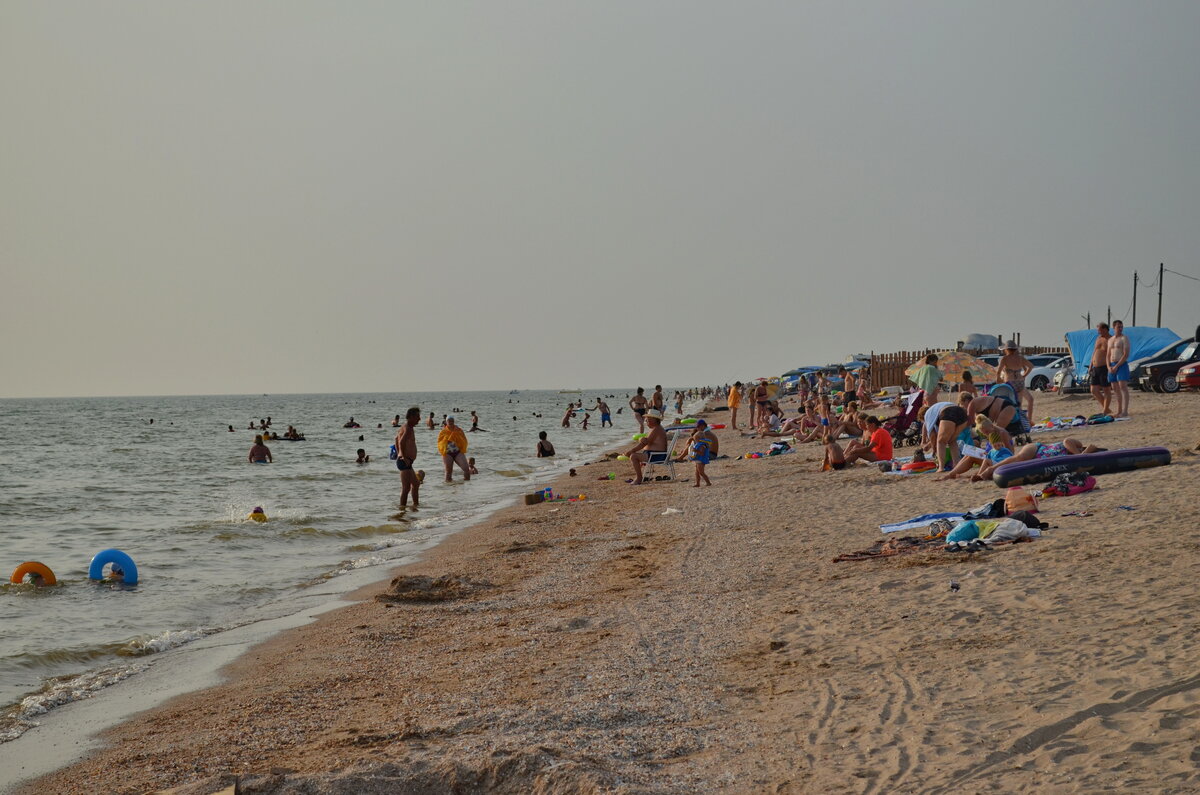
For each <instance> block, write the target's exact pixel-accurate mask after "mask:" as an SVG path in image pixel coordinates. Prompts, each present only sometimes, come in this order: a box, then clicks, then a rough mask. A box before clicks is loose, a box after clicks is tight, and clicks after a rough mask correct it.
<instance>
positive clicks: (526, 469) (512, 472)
mask: <svg viewBox="0 0 1200 795" xmlns="http://www.w3.org/2000/svg"><path fill="white" fill-rule="evenodd" d="M492 471H493V472H495V473H496V474H497V475H501V476H502V477H506V478H523V477H525V476H526V475H528V474H529V473H530V472H533V471H534V468H533V467H530V466H521V467H519V468H517V469H494V470H492Z"/></svg>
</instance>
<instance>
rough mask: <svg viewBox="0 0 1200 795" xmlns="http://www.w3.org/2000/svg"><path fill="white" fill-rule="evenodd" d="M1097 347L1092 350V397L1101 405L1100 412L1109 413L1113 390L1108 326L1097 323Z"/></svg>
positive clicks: (1089, 371)
mask: <svg viewBox="0 0 1200 795" xmlns="http://www.w3.org/2000/svg"><path fill="white" fill-rule="evenodd" d="M1096 331H1097V332H1098V333H1099V336H1098V337H1096V347H1094V348H1093V349H1092V364H1091V367H1090V368H1089V369H1088V374H1089V375H1090V376H1091V379H1092V397H1094V398H1095V399H1096V402H1097V403H1099V404H1100V412H1101V413H1102V414H1107V413H1108V405H1109V403H1110V402H1111V401H1112V388H1111V387H1110V386H1109V385H1108V340H1109V334H1108V324H1107V323H1097V324H1096Z"/></svg>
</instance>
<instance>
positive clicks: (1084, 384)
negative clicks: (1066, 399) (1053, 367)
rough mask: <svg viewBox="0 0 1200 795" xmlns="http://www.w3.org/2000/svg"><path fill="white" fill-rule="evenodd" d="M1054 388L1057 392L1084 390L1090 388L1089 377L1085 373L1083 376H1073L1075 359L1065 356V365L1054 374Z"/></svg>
mask: <svg viewBox="0 0 1200 795" xmlns="http://www.w3.org/2000/svg"><path fill="white" fill-rule="evenodd" d="M1053 383H1054V388H1055V389H1057V390H1058V391H1059V392H1086V391H1088V389H1090V388H1091V379H1090V378H1088V376H1087V374H1086V373H1085V374H1084V376H1083V378H1079V379H1077V378H1075V360H1074V359H1072V358H1071V357H1070V356H1068V357H1067V366H1066V367H1063V368H1062V369H1061V370H1059V371H1058V372H1057V373H1055V374H1054V380H1053Z"/></svg>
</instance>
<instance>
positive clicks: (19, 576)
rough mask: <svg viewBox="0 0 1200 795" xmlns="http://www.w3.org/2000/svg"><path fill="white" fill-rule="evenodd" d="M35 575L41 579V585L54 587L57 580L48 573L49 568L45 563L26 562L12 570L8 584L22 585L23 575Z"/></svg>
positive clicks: (52, 573)
mask: <svg viewBox="0 0 1200 795" xmlns="http://www.w3.org/2000/svg"><path fill="white" fill-rule="evenodd" d="M27 574H36V575H38V576H39V577H41V578H42V584H43V585H55V584H56V583H57V582H58V580H56V579H54V572H52V571H50V567H49V566H47V565H46V564H45V563H38V562H37V561H36V560H27V561H25V562H24V563H22V564H21V565H20V566H17V568H15V569H14V570H13V573H12V577H11V579H10V582H13V583H22V582H25V575H27Z"/></svg>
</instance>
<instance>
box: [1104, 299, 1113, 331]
mask: <svg viewBox="0 0 1200 795" xmlns="http://www.w3.org/2000/svg"><path fill="white" fill-rule="evenodd" d="M1105 322H1106V323H1107V324H1108V325H1110V326H1111V325H1112V304H1109V305H1108V320H1106V321H1105Z"/></svg>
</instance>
